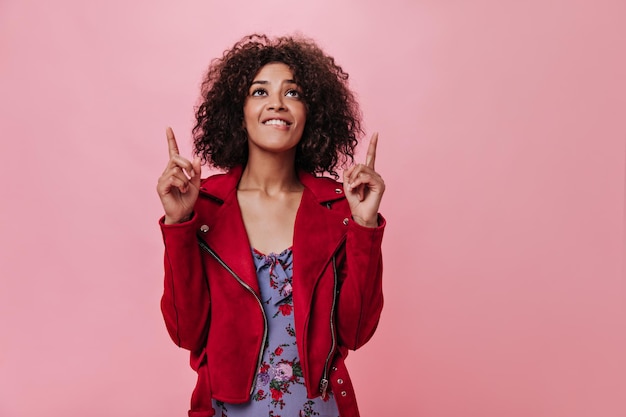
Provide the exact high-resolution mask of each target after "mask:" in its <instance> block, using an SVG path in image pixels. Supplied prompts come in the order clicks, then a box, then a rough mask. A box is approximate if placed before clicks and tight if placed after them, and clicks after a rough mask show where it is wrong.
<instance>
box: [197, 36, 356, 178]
mask: <svg viewBox="0 0 626 417" xmlns="http://www.w3.org/2000/svg"><path fill="white" fill-rule="evenodd" d="M272 62H281V63H284V64H286V65H287V66H288V67H289V68H290V69H291V71H292V72H293V77H294V80H295V82H296V84H297V85H298V86H299V87H300V89H301V90H302V100H303V101H304V104H305V106H306V109H307V116H306V124H305V126H304V131H303V133H302V138H301V140H300V142H299V143H298V145H297V148H296V161H295V163H296V167H298V168H300V169H303V170H304V171H306V172H309V173H313V174H316V173H319V174H323V173H324V172H327V173H329V174H330V175H332V176H333V177H335V178H338V175H337V173H336V172H335V168H337V167H338V166H341V165H344V164H345V163H346V162H348V161H354V149H355V147H356V145H357V143H358V137H359V136H361V135H362V134H363V131H362V128H361V112H360V109H359V105H358V103H357V102H356V100H355V98H354V95H353V93H352V92H351V91H350V89H349V88H348V74H347V73H346V72H344V71H343V69H342V68H341V67H340V66H339V65H337V64H336V63H335V60H334V58H333V57H331V56H328V55H326V54H325V53H324V51H322V50H321V49H320V48H319V47H318V46H317V45H316V44H315V42H313V41H312V40H310V39H306V38H303V37H291V36H286V37H279V38H275V39H271V38H269V37H267V36H265V35H258V34H254V35H250V36H246V37H244V38H243V39H242V40H240V41H239V42H237V43H236V44H235V45H234V46H233V47H232V48H231V49H229V50H227V51H225V52H224V55H223V56H222V58H219V59H214V60H213V61H212V62H211V65H210V66H209V69H208V72H207V74H206V76H205V78H204V81H203V83H202V93H201V94H202V95H201V101H202V102H201V104H200V106H199V107H198V108H197V110H196V125H195V127H194V128H193V142H194V149H195V154H196V155H198V156H200V157H201V158H202V160H203V162H206V163H208V164H209V165H212V166H214V167H216V168H222V169H227V170H228V169H230V168H232V167H234V166H236V165H245V164H246V162H247V160H248V134H247V132H246V130H245V128H244V124H243V107H244V103H245V100H246V97H247V95H248V90H249V88H250V85H251V83H252V81H253V80H254V77H255V76H256V74H257V73H258V72H259V70H260V69H261V68H262V67H263V66H265V65H266V64H269V63H272Z"/></svg>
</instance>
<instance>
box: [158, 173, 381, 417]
mask: <svg viewBox="0 0 626 417" xmlns="http://www.w3.org/2000/svg"><path fill="white" fill-rule="evenodd" d="M241 173H242V168H241V167H236V168H233V169H232V170H230V171H229V172H228V173H226V174H219V175H214V176H212V177H209V178H207V179H205V180H203V182H202V187H201V189H200V196H199V198H198V201H197V203H196V206H195V210H194V215H193V218H192V219H191V220H190V221H188V222H185V223H181V224H176V225H165V224H163V221H162V220H161V223H160V224H161V230H162V233H163V241H164V243H165V289H164V293H163V297H162V300H161V309H162V312H163V317H164V318H165V324H166V326H167V330H168V332H169V334H170V336H171V337H172V339H173V340H174V342H175V343H176V344H177V345H178V346H180V347H182V348H185V349H188V350H190V351H191V367H192V368H193V369H194V370H195V371H196V372H197V373H198V382H197V384H196V388H195V389H194V392H193V394H192V399H191V410H190V411H189V416H190V417H208V416H212V415H214V410H213V408H212V406H211V398H215V399H216V400H220V401H224V402H226V403H242V402H247V401H249V399H250V395H251V393H252V392H253V390H254V383H255V381H256V373H257V371H258V368H259V361H260V358H261V357H262V353H263V352H262V349H263V346H264V343H265V338H266V336H267V318H266V317H265V315H264V313H263V308H262V306H261V304H260V293H259V287H258V283H257V276H256V270H255V268H254V263H253V260H252V256H251V255H250V251H251V248H250V245H249V242H248V237H247V235H246V231H245V227H244V224H243V220H242V217H241V211H240V209H239V205H238V202H237V192H236V191H237V190H236V188H237V184H238V182H239V179H240V177H241ZM299 177H300V181H301V182H302V184H303V185H304V192H303V194H302V200H301V203H300V206H299V208H298V212H297V215H296V221H295V228H294V237H293V246H292V252H293V265H294V267H293V276H294V280H293V304H294V319H295V330H296V341H297V345H298V353H299V356H300V361H301V366H302V372H303V375H304V380H305V384H306V388H307V394H308V396H309V397H310V398H313V397H315V396H318V395H325V392H326V391H327V390H332V392H333V394H334V395H335V399H336V401H337V405H338V407H339V412H340V415H341V417H357V416H358V415H359V413H358V408H357V405H356V400H355V397H354V392H353V389H352V384H351V382H350V378H349V376H348V373H347V370H346V368H345V365H344V361H343V360H344V358H345V357H346V355H347V353H348V349H352V350H354V349H357V348H359V347H360V346H362V345H363V344H364V343H365V342H367V341H368V340H369V339H370V337H371V336H372V334H373V333H374V330H375V329H376V326H377V324H378V320H379V317H380V313H381V310H382V306H383V296H382V283H381V278H382V256H381V242H382V237H383V231H384V227H385V220H384V219H383V218H382V216H381V217H380V218H379V224H380V226H379V227H377V228H366V227H362V226H360V225H358V224H357V223H355V222H354V221H352V220H351V217H350V209H349V206H348V203H347V200H346V198H345V196H344V194H343V187H342V185H341V184H340V183H338V182H335V181H333V180H332V179H329V178H320V177H315V176H313V175H310V174H307V173H304V172H300V173H299Z"/></svg>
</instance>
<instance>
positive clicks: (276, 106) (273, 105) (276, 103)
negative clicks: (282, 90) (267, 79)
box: [267, 94, 285, 111]
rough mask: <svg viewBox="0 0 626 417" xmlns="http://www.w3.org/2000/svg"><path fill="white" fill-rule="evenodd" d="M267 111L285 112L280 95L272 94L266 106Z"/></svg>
mask: <svg viewBox="0 0 626 417" xmlns="http://www.w3.org/2000/svg"><path fill="white" fill-rule="evenodd" d="M267 108H268V110H275V111H280V110H285V104H284V103H283V97H282V95H281V94H272V95H271V96H270V99H269V102H268V104H267Z"/></svg>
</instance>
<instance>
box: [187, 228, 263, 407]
mask: <svg viewBox="0 0 626 417" xmlns="http://www.w3.org/2000/svg"><path fill="white" fill-rule="evenodd" d="M198 244H199V245H200V247H201V248H202V249H204V250H205V251H206V252H208V253H209V254H210V255H211V256H212V257H213V258H215V260H216V261H217V262H218V263H219V264H220V265H222V266H223V267H224V269H226V270H227V271H228V272H229V273H230V274H231V275H232V276H233V277H234V278H235V279H236V280H237V281H238V282H239V284H241V285H242V286H243V287H244V288H245V289H246V290H248V291H249V292H250V294H252V295H253V296H254V298H255V299H256V301H257V302H258V303H259V307H260V308H261V313H262V314H263V340H262V342H261V348H260V350H259V357H258V359H257V364H256V369H255V371H254V379H253V380H252V387H251V388H250V395H252V394H253V393H254V388H255V387H256V380H257V376H258V373H259V368H260V367H261V361H262V360H263V348H264V347H265V343H266V342H267V316H266V315H265V310H264V309H263V303H262V302H261V299H260V298H259V297H258V296H257V295H256V293H255V292H254V290H253V289H252V287H250V286H249V285H248V284H246V283H245V282H244V281H243V280H242V279H241V278H239V276H238V275H237V274H235V272H234V271H233V270H232V269H230V267H229V266H228V265H226V263H225V262H224V261H223V260H222V259H221V258H220V257H219V256H217V254H216V253H215V252H213V250H212V249H211V248H210V247H209V246H208V245H207V244H206V243H205V242H204V241H203V240H202V239H200V238H198Z"/></svg>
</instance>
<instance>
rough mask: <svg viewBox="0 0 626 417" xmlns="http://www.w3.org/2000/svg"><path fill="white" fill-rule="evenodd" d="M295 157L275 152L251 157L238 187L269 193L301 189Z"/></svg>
mask: <svg viewBox="0 0 626 417" xmlns="http://www.w3.org/2000/svg"><path fill="white" fill-rule="evenodd" d="M251 156H252V155H251ZM294 159H295V155H293V156H290V157H285V156H284V155H282V156H281V155H275V154H269V155H264V156H263V157H261V156H255V157H251V158H249V159H248V163H247V164H246V167H245V168H244V170H243V173H242V175H241V180H240V181H239V186H238V189H239V190H253V189H254V190H262V191H265V192H266V193H267V194H273V193H277V192H288V191H298V190H300V189H301V188H302V184H301V183H300V180H299V178H298V174H297V172H296V167H295V161H294Z"/></svg>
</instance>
